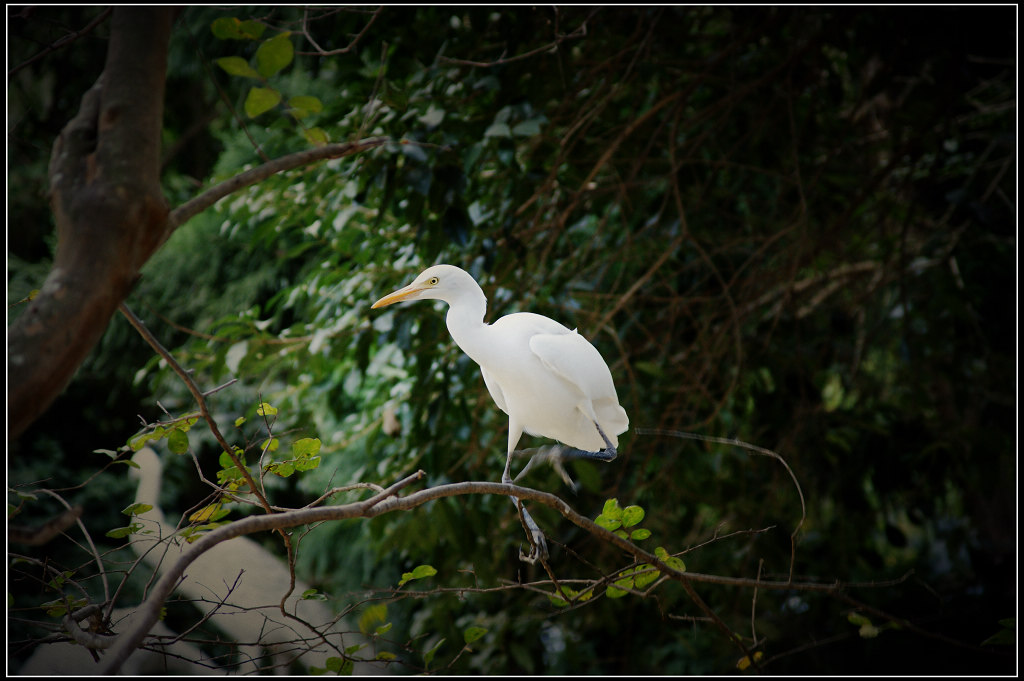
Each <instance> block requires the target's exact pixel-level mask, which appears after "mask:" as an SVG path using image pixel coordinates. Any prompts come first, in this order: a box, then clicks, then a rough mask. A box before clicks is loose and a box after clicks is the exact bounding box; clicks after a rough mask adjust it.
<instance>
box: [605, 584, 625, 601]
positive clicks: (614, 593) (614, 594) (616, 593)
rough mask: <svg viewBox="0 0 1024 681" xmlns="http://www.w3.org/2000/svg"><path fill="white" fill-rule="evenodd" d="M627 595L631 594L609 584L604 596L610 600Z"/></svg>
mask: <svg viewBox="0 0 1024 681" xmlns="http://www.w3.org/2000/svg"><path fill="white" fill-rule="evenodd" d="M627 593H629V592H628V591H623V590H622V589H617V588H615V586H613V585H611V584H609V585H608V588H607V589H605V590H604V595H605V596H607V597H608V598H622V597H623V596H625V595H626V594H627Z"/></svg>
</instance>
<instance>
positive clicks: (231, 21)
mask: <svg viewBox="0 0 1024 681" xmlns="http://www.w3.org/2000/svg"><path fill="white" fill-rule="evenodd" d="M266 28H267V27H266V26H264V25H263V24H261V23H259V22H258V21H252V20H248V21H240V20H239V19H236V18H235V17H221V18H219V19H214V21H213V23H212V24H210V30H211V31H212V32H213V35H214V36H215V37H216V38H219V39H220V40H257V39H259V37H260V36H261V35H263V31H264V30H265V29H266Z"/></svg>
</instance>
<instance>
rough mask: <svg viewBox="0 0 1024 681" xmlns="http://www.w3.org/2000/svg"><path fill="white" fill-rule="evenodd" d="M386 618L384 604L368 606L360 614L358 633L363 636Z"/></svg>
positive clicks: (385, 605) (386, 608)
mask: <svg viewBox="0 0 1024 681" xmlns="http://www.w3.org/2000/svg"><path fill="white" fill-rule="evenodd" d="M387 616H388V606H387V604H386V603H376V604H374V605H370V606H368V607H367V608H366V609H365V610H363V612H362V614H361V615H359V631H361V632H363V633H364V634H368V633H370V632H371V631H373V630H374V629H375V628H377V627H378V626H379V625H380V623H382V622H384V621H385V620H386V619H387Z"/></svg>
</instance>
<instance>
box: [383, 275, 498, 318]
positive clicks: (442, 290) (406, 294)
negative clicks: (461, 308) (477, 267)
mask: <svg viewBox="0 0 1024 681" xmlns="http://www.w3.org/2000/svg"><path fill="white" fill-rule="evenodd" d="M478 291H480V286H479V285H478V284H477V283H476V281H475V280H474V279H473V277H471V276H470V275H469V273H468V272H466V271H465V270H463V269H460V268H458V267H455V266H454V265H434V266H433V267H428V268H427V269H425V270H423V271H422V272H421V273H420V275H419V276H418V277H416V279H414V280H413V282H412V283H411V284H409V285H408V286H406V287H404V288H400V289H398V290H397V291H395V292H393V293H389V294H387V295H386V296H384V297H383V298H381V299H380V300H378V301H377V302H376V303H374V304H373V305H372V306H371V307H372V308H378V307H384V306H385V305H391V304H393V303H400V302H402V301H403V300H427V299H430V300H443V301H445V302H446V303H448V304H449V305H451V304H452V303H453V302H455V301H457V300H459V299H460V298H462V297H464V296H466V295H482V293H476V292H478Z"/></svg>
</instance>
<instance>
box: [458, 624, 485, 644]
mask: <svg viewBox="0 0 1024 681" xmlns="http://www.w3.org/2000/svg"><path fill="white" fill-rule="evenodd" d="M486 633H487V630H486V629H484V628H483V627H476V626H473V627H468V628H467V629H466V630H465V631H464V632H462V639H463V640H464V641H465V642H466V645H469V644H470V643H473V642H474V641H477V640H479V639H480V638H482V637H483V635H484V634H486Z"/></svg>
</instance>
